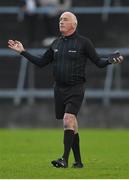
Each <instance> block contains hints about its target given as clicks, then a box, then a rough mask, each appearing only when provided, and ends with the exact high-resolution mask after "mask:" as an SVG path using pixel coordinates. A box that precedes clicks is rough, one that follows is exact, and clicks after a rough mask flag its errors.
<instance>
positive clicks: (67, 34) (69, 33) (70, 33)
mask: <svg viewBox="0 0 129 180" xmlns="http://www.w3.org/2000/svg"><path fill="white" fill-rule="evenodd" d="M74 32H75V30H74V31H73V30H72V31H69V32H66V33H62V35H63V36H70V35H72V34H73V33H74Z"/></svg>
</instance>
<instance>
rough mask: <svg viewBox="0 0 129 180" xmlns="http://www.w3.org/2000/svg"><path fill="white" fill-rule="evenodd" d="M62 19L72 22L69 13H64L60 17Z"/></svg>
mask: <svg viewBox="0 0 129 180" xmlns="http://www.w3.org/2000/svg"><path fill="white" fill-rule="evenodd" d="M60 19H70V20H72V15H71V14H69V13H64V14H62V15H61V16H60Z"/></svg>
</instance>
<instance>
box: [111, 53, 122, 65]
mask: <svg viewBox="0 0 129 180" xmlns="http://www.w3.org/2000/svg"><path fill="white" fill-rule="evenodd" d="M123 60H124V58H123V56H122V55H121V54H120V52H118V51H117V52H115V53H113V54H112V55H111V56H109V58H108V61H109V63H111V64H120V63H122V61H123Z"/></svg>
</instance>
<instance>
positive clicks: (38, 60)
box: [8, 40, 53, 67]
mask: <svg viewBox="0 0 129 180" xmlns="http://www.w3.org/2000/svg"><path fill="white" fill-rule="evenodd" d="M8 47H9V48H11V49H13V50H14V51H16V52H18V53H20V54H21V55H22V56H24V57H25V58H27V59H28V60H29V61H31V62H32V63H34V64H35V65H37V66H39V67H43V66H46V65H47V64H49V63H51V62H52V61H53V50H52V49H51V48H49V49H48V50H47V51H46V52H45V53H44V54H43V55H42V56H41V57H36V56H33V55H32V54H30V53H29V52H27V51H26V50H25V48H24V47H23V45H22V43H21V42H19V41H13V40H9V41H8Z"/></svg>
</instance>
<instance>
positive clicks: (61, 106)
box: [54, 84, 85, 119]
mask: <svg viewBox="0 0 129 180" xmlns="http://www.w3.org/2000/svg"><path fill="white" fill-rule="evenodd" d="M84 91H85V88H84V84H77V85H73V86H64V87H61V86H60V87H59V86H55V88H54V97H55V112H56V118H57V119H63V116H64V113H70V114H74V115H75V116H77V114H78V112H79V110H80V107H81V104H82V101H83V97H84Z"/></svg>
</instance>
